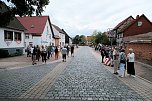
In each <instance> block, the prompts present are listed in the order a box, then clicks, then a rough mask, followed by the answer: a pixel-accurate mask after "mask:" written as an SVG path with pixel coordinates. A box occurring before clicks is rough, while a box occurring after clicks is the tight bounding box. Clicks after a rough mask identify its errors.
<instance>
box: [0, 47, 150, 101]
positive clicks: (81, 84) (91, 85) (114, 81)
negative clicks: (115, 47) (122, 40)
mask: <svg viewBox="0 0 152 101" xmlns="http://www.w3.org/2000/svg"><path fill="white" fill-rule="evenodd" d="M137 85H139V86H137ZM133 86H137V87H142V88H140V89H139V90H138V88H137V89H135V88H136V87H133ZM144 89H145V90H144ZM142 91H143V92H142ZM141 92H142V93H141ZM151 92H152V85H151V84H149V83H147V82H145V81H143V80H141V79H139V78H138V77H136V78H131V77H130V78H129V77H126V78H119V77H117V76H115V75H113V74H112V70H111V68H109V67H106V66H104V65H103V64H101V63H100V55H99V54H97V53H95V52H94V51H93V50H92V49H91V48H89V47H80V48H79V49H78V50H77V51H76V53H75V57H70V58H68V60H67V62H64V63H63V62H54V63H49V64H44V65H37V66H31V67H28V68H18V69H12V70H4V71H0V101H3V100H4V101H13V100H14V101H24V100H26V101H50V100H101V101H109V100H111V101H151V100H152V97H151V95H152V94H151ZM144 93H147V94H149V95H146V94H144ZM142 94H144V96H143V95H142ZM150 94H151V95H150Z"/></svg>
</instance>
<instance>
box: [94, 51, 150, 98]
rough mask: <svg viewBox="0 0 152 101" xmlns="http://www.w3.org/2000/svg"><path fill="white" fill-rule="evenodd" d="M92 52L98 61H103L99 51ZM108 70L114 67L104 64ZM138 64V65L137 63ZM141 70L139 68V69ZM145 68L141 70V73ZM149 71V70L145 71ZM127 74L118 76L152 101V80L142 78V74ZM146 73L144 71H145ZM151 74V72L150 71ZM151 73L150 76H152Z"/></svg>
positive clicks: (111, 70)
mask: <svg viewBox="0 0 152 101" xmlns="http://www.w3.org/2000/svg"><path fill="white" fill-rule="evenodd" d="M92 53H93V54H94V56H95V57H96V58H97V59H98V61H101V58H100V57H101V56H100V55H99V52H95V51H94V50H92ZM135 65H136V64H135ZM104 66H105V68H106V69H107V70H109V71H110V72H111V73H113V67H110V66H106V65H104ZM136 66H137V65H136ZM137 70H139V69H137ZM142 72H143V70H141V71H140V73H138V74H141V73H142ZM145 73H147V71H146V72H145ZM125 74H126V76H125V77H124V78H120V77H118V76H117V75H114V76H116V77H117V78H118V79H119V80H121V81H122V82H124V83H125V84H126V85H127V86H129V87H130V88H131V89H133V90H134V91H135V92H137V93H138V94H139V95H140V96H142V97H143V98H144V99H146V101H152V82H151V81H149V80H147V79H145V78H142V77H141V76H140V75H139V76H138V75H137V76H136V77H135V78H133V77H130V76H129V75H128V74H127V72H126V73H125ZM143 74H144V73H143ZM150 74H151V73H150ZM150 74H149V76H150Z"/></svg>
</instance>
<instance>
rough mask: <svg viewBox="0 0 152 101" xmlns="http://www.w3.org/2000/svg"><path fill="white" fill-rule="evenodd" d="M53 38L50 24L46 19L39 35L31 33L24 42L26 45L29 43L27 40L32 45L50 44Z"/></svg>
mask: <svg viewBox="0 0 152 101" xmlns="http://www.w3.org/2000/svg"><path fill="white" fill-rule="evenodd" d="M53 41H54V40H53V38H52V31H51V28H50V24H49V21H48V20H47V22H46V25H45V27H44V31H43V33H42V35H41V36H32V35H29V39H25V42H26V47H27V46H28V45H29V42H32V43H33V45H35V46H36V45H39V46H41V45H47V46H49V45H50V43H51V45H52V42H53Z"/></svg>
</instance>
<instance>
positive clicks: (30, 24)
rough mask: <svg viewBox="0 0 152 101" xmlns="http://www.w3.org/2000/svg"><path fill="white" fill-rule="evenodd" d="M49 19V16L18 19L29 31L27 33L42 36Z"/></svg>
mask: <svg viewBox="0 0 152 101" xmlns="http://www.w3.org/2000/svg"><path fill="white" fill-rule="evenodd" d="M48 18H49V16H32V17H29V16H26V17H17V19H18V20H19V21H20V22H21V24H22V25H23V26H24V27H25V28H26V29H27V31H26V32H25V33H27V34H32V35H40V36H41V34H42V33H43V30H44V27H45V25H46V22H47V20H48Z"/></svg>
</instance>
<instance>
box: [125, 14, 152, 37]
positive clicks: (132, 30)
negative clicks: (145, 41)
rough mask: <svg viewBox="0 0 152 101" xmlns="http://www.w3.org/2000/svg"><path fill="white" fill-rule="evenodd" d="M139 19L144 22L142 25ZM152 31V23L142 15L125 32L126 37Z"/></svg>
mask: <svg viewBox="0 0 152 101" xmlns="http://www.w3.org/2000/svg"><path fill="white" fill-rule="evenodd" d="M138 21H141V22H142V26H138ZM151 31H152V23H151V22H150V21H149V20H148V19H147V18H146V17H145V16H144V15H142V16H141V17H140V18H139V19H138V20H137V21H136V22H135V23H134V24H133V25H131V26H130V27H129V28H128V29H126V30H125V32H124V37H127V36H132V35H138V34H143V33H147V32H151Z"/></svg>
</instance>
